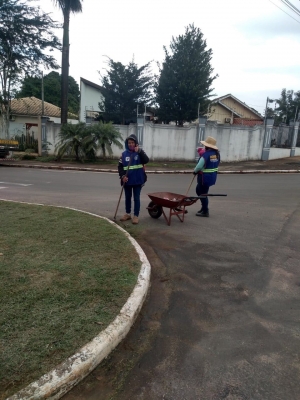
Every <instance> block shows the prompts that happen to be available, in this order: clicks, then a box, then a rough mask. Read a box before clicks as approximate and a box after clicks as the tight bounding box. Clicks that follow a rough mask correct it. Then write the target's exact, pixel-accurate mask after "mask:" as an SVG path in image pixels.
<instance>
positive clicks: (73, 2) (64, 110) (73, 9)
mask: <svg viewBox="0 0 300 400" xmlns="http://www.w3.org/2000/svg"><path fill="white" fill-rule="evenodd" d="M54 2H55V3H56V4H57V5H58V6H59V8H60V9H61V11H62V13H63V18H64V24H63V29H64V33H63V47H62V58H61V123H62V124H66V123H67V121H68V76H69V48H70V39H69V26H70V14H71V13H74V14H76V13H79V12H82V0H54Z"/></svg>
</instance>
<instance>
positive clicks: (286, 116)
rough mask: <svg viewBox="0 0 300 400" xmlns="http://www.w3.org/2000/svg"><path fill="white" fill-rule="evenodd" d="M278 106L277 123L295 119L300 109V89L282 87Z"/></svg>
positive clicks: (276, 110)
mask: <svg viewBox="0 0 300 400" xmlns="http://www.w3.org/2000/svg"><path fill="white" fill-rule="evenodd" d="M277 103H278V106H277V107H276V109H275V123H276V124H278V123H281V122H285V123H286V124H289V122H290V121H294V119H295V117H296V113H297V114H298V112H299V109H300V91H298V92H294V91H293V90H286V89H282V91H281V95H280V98H279V99H278V100H277Z"/></svg>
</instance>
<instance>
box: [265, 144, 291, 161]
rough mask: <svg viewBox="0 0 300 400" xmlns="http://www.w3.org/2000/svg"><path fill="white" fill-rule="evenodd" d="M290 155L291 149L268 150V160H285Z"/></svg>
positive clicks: (273, 148)
mask: <svg viewBox="0 0 300 400" xmlns="http://www.w3.org/2000/svg"><path fill="white" fill-rule="evenodd" d="M290 154H291V149H281V148H276V147H271V148H270V154H269V160H277V159H278V158H286V157H289V156H290Z"/></svg>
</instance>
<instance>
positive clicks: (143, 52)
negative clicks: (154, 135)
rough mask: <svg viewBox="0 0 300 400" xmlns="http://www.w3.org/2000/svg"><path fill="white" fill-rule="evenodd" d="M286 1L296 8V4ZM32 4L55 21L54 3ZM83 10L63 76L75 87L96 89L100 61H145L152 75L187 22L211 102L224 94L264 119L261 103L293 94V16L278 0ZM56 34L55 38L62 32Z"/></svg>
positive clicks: (176, 0)
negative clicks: (204, 54) (200, 40)
mask: <svg viewBox="0 0 300 400" xmlns="http://www.w3.org/2000/svg"><path fill="white" fill-rule="evenodd" d="M290 1H291V2H292V3H293V4H294V5H295V6H296V7H298V8H299V9H300V1H299V0H290ZM36 4H38V5H40V7H41V9H42V10H43V11H45V12H50V13H52V14H51V16H52V18H53V19H54V20H56V21H59V22H62V15H61V12H60V10H59V9H58V8H56V7H55V6H54V1H53V0H36ZM82 7H83V12H82V13H81V14H75V15H72V16H71V21H70V72H69V73H70V75H71V76H73V77H74V78H75V79H76V81H77V82H78V83H79V81H80V77H82V78H85V79H88V80H89V81H92V82H94V83H96V84H99V85H100V84H101V81H100V75H99V71H100V72H101V74H105V68H106V60H107V57H110V58H112V59H113V60H114V61H120V62H122V63H123V64H127V63H128V62H129V61H131V60H132V58H133V57H134V60H135V62H136V63H137V64H138V65H139V66H141V65H143V64H146V63H147V62H149V61H152V64H151V65H152V70H153V72H154V73H157V72H158V70H157V62H162V61H163V59H164V51H163V46H166V47H168V46H169V44H170V41H171V39H172V36H174V37H176V36H178V35H180V34H183V33H184V30H185V27H186V26H187V25H189V24H191V23H194V24H195V26H197V27H198V28H200V29H201V31H202V33H203V35H204V38H205V39H206V42H207V48H211V49H212V51H213V57H212V61H211V63H212V66H213V68H214V73H215V74H218V75H219V77H218V78H217V79H216V80H215V81H214V82H213V87H214V91H213V93H214V95H215V96H217V97H219V96H224V95H226V94H228V93H231V94H233V95H234V96H235V97H237V98H238V99H239V100H241V101H243V102H245V103H246V104H247V105H249V106H250V107H253V108H255V109H256V110H257V111H259V112H260V113H263V112H264V109H265V106H266V99H267V97H269V98H279V97H280V93H281V90H282V89H283V88H286V89H287V90H290V89H291V90H294V91H298V90H300V17H297V16H296V14H294V13H293V12H292V11H291V10H289V9H288V8H286V6H284V4H283V3H282V2H281V1H280V0H251V1H247V0H184V1H183V0H152V1H143V0H126V1H124V0H83V2H82ZM278 7H280V8H281V9H282V10H283V11H282V10H280V9H279V8H278ZM286 13H288V14H290V15H291V16H292V17H293V18H295V19H297V21H295V20H294V19H292V18H291V17H290V16H288V15H287V14H286ZM56 34H57V36H58V37H60V38H62V29H60V30H58V31H57V32H56ZM55 56H56V58H57V60H58V63H59V64H61V54H60V53H59V52H56V53H55Z"/></svg>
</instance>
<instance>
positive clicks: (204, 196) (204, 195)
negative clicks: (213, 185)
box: [184, 194, 227, 201]
mask: <svg viewBox="0 0 300 400" xmlns="http://www.w3.org/2000/svg"><path fill="white" fill-rule="evenodd" d="M207 196H214V197H217V196H218V197H219V196H223V197H224V196H227V194H202V195H201V196H195V197H194V196H190V197H185V199H184V200H185V201H194V200H198V199H205V198H206V197H207Z"/></svg>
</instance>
